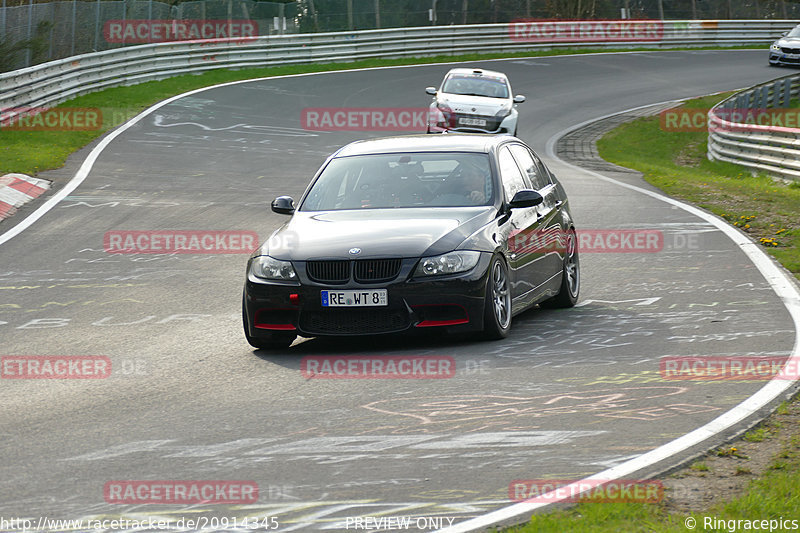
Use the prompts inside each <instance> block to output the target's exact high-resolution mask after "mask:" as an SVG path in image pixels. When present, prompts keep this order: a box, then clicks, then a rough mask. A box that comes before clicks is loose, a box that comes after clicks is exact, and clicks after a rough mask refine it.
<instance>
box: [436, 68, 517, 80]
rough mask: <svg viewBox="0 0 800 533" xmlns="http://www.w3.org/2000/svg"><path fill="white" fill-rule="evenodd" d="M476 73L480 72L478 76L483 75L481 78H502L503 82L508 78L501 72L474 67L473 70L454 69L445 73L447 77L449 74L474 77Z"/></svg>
mask: <svg viewBox="0 0 800 533" xmlns="http://www.w3.org/2000/svg"><path fill="white" fill-rule="evenodd" d="M476 71H480V74H481V75H483V76H494V77H499V78H503V79H504V80H507V79H508V76H506V75H505V74H503V73H502V72H498V71H496V70H486V69H483V68H478V67H475V68H454V69H450V70H449V71H448V72H447V75H448V76H449V75H450V74H459V75H462V76H474V75H476V74H478V72H476Z"/></svg>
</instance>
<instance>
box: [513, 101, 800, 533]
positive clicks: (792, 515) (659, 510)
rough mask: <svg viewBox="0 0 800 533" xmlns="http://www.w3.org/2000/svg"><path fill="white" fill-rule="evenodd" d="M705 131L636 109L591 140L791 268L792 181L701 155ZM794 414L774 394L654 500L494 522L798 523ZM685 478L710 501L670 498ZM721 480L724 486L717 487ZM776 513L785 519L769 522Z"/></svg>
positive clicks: (630, 525) (557, 526)
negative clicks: (668, 125) (739, 431)
mask: <svg viewBox="0 0 800 533" xmlns="http://www.w3.org/2000/svg"><path fill="white" fill-rule="evenodd" d="M726 96H727V95H726V94H723V95H715V96H711V97H705V98H699V99H695V100H691V101H689V102H686V103H685V104H684V107H687V108H704V109H707V108H709V107H711V106H712V105H714V104H715V103H716V102H718V101H720V100H722V99H723V98H725V97H726ZM706 140H707V134H706V132H704V131H701V132H689V133H687V132H674V131H665V130H664V129H662V127H661V123H660V120H659V117H646V118H640V119H637V120H634V121H632V122H629V123H626V124H623V125H621V126H619V127H617V128H615V129H614V130H612V131H610V132H609V133H607V134H606V135H605V136H604V137H603V138H602V139H601V140H600V141H599V142H598V150H599V153H600V156H601V157H603V159H606V160H608V161H611V162H612V163H616V164H618V165H621V166H625V167H629V168H633V169H636V170H639V171H641V172H643V173H644V178H645V180H647V181H648V182H649V183H651V184H653V185H655V186H657V187H659V188H660V189H662V190H664V191H665V192H667V193H668V194H670V195H671V196H673V197H676V198H680V199H682V200H685V201H687V202H689V203H693V204H695V205H698V206H700V207H703V208H705V209H708V210H709V211H712V212H713V213H715V214H717V215H719V216H721V217H723V218H725V219H726V220H728V221H729V222H730V223H731V224H733V225H735V226H737V227H738V228H740V229H741V230H743V231H745V232H746V233H748V234H749V235H751V236H752V237H753V239H754V240H756V241H758V242H760V243H761V245H762V246H763V247H764V248H765V249H766V250H767V251H768V252H769V253H770V254H772V255H773V256H774V257H775V258H776V259H777V260H778V261H780V262H781V263H782V264H783V265H784V266H785V267H786V268H787V269H789V270H790V271H791V272H792V273H794V275H795V276H797V277H800V251H799V250H798V248H799V247H798V244H800V228H799V227H798V226H800V183H797V182H793V183H785V182H782V181H776V180H774V179H772V178H770V177H768V176H764V175H758V176H753V175H751V174H750V173H749V171H746V170H744V169H743V167H739V166H736V165H733V164H729V163H722V162H712V161H708V159H707V157H706ZM798 420H800V400H798V399H795V400H794V401H793V402H791V403H784V404H782V405H781V406H779V408H778V409H777V410H776V412H775V414H773V415H772V416H771V417H769V418H767V419H766V420H765V421H764V422H763V423H762V424H761V425H760V427H758V428H756V429H754V430H752V431H749V432H747V433H746V434H745V435H743V436H742V438H741V439H739V440H738V441H737V442H735V443H733V444H732V445H728V446H725V447H722V448H720V449H718V450H715V451H712V452H709V453H708V454H706V455H705V456H704V457H703V458H701V459H699V460H697V461H695V462H693V463H692V464H690V465H688V466H687V467H685V468H683V469H682V470H681V471H679V472H677V473H675V474H673V475H671V476H669V478H668V479H666V480H664V484H665V485H666V486H667V490H666V492H665V498H664V499H663V500H662V501H661V502H659V503H630V502H627V503H626V502H614V503H599V502H595V503H592V502H590V501H584V502H581V503H578V504H577V505H575V506H573V507H571V508H569V509H566V510H556V511H552V512H547V513H542V514H536V515H534V516H533V517H532V518H531V521H530V523H528V524H526V525H523V526H520V527H516V528H510V529H506V530H503V531H505V532H506V533H512V532H513V533H533V532H537V533H541V532H544V533H548V532H553V533H556V532H562V531H570V532H612V531H615V532H616V531H626V532H653V531H657V532H682V533H685V532H686V531H691V530H694V531H734V530H737V531H744V530H753V529H769V528H770V527H771V528H772V530H788V529H792V528H794V529H796V528H797V527H798V524H800V520H799V519H798V517H800V491H798V487H800V428H799V427H798V423H797V422H798ZM686 479H690V480H691V484H690V485H689V486H692V487H694V490H695V491H696V492H695V493H693V494H692V495H691V496H690V498H689V500H690V501H691V500H693V501H695V502H696V501H697V500H698V499H699V498H698V497H699V496H708V497H710V498H713V499H714V502H715V503H713V504H711V505H710V506H707V507H702V506H701V507H700V508H698V505H696V504H694V505H690V506H689V507H686V506H685V505H678V504H677V503H676V502H677V500H678V497H677V496H676V495H675V494H671V491H670V487H669V482H670V481H672V480H679V481H683V480H686ZM732 480H735V481H732ZM721 482H722V483H723V484H722V485H721V484H720V483H721ZM721 486H722V487H724V488H725V490H719V487H721ZM731 487H732V488H731ZM761 520H766V521H767V522H766V525H763V524H761V523H758V524H757V525H754V522H756V521H761ZM770 520H772V521H773V522H771V523H770V522H769V521H770ZM780 520H784V521H785V520H788V521H789V522H787V523H778V521H780ZM792 520H795V522H792ZM731 521H738V522H731Z"/></svg>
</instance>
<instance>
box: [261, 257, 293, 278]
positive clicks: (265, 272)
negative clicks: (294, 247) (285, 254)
mask: <svg viewBox="0 0 800 533" xmlns="http://www.w3.org/2000/svg"><path fill="white" fill-rule="evenodd" d="M250 271H251V272H252V273H253V275H254V276H256V277H258V278H263V279H278V280H283V281H293V280H296V279H297V273H296V272H295V271H294V267H293V266H292V263H290V262H289V261H280V260H278V259H275V258H274V257H270V256H268V255H259V256H258V257H255V258H253V262H252V263H250Z"/></svg>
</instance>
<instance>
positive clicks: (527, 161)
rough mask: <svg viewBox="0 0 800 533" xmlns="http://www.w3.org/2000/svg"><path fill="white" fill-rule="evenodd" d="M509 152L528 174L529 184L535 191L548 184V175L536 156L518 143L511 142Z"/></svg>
mask: <svg viewBox="0 0 800 533" xmlns="http://www.w3.org/2000/svg"><path fill="white" fill-rule="evenodd" d="M511 152H512V153H513V154H514V157H515V158H516V160H517V162H518V163H519V166H520V167H522V169H523V170H524V171H525V173H526V174H527V175H528V180H530V182H531V185H532V186H533V188H534V189H535V190H537V191H539V190H541V189H544V188H545V187H547V186H548V185H550V177H549V176H548V175H547V171H546V170H545V169H544V167H543V166H542V164H541V163H540V162H539V160H538V159H536V156H534V155H533V154H531V153H530V151H529V150H528V149H527V148H525V147H524V146H522V145H520V144H512V145H511Z"/></svg>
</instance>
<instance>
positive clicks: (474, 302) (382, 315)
mask: <svg viewBox="0 0 800 533" xmlns="http://www.w3.org/2000/svg"><path fill="white" fill-rule="evenodd" d="M418 260H419V258H412V259H404V260H403V267H402V268H401V271H400V274H399V275H398V276H397V278H396V279H395V280H393V281H391V282H387V283H377V284H364V283H356V282H354V281H352V280H351V281H349V282H347V283H344V284H335V285H332V284H323V283H317V282H314V281H313V280H311V279H310V278H309V277H308V275H307V274H306V272H305V267H304V263H303V262H293V264H294V266H295V270H296V272H297V274H298V279H299V281H298V282H294V283H288V282H270V281H267V280H263V279H260V278H256V277H254V276H252V274H250V270H249V265H248V275H247V281H246V282H245V298H244V302H245V316H246V322H247V328H248V334H249V335H250V336H251V337H255V338H258V337H269V336H272V335H275V334H281V333H283V334H288V333H295V334H297V335H302V336H306V337H319V336H348V335H373V334H384V333H398V332H403V331H407V330H413V329H420V328H446V329H448V330H453V331H464V332H466V331H480V330H482V329H483V308H484V295H485V290H486V283H487V279H488V269H489V264H490V262H491V254H489V253H482V254H481V258H480V260H479V261H478V264H477V265H476V266H475V268H473V269H472V270H470V271H468V272H465V273H461V274H455V275H452V276H443V277H440V278H437V279H424V280H421V281H418V280H415V279H411V277H410V273H411V272H413V269H414V268H415V266H416V264H417V262H418ZM366 289H386V290H387V295H388V300H387V303H388V305H386V306H382V307H323V306H322V299H321V291H322V290H333V291H337V290H366Z"/></svg>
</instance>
